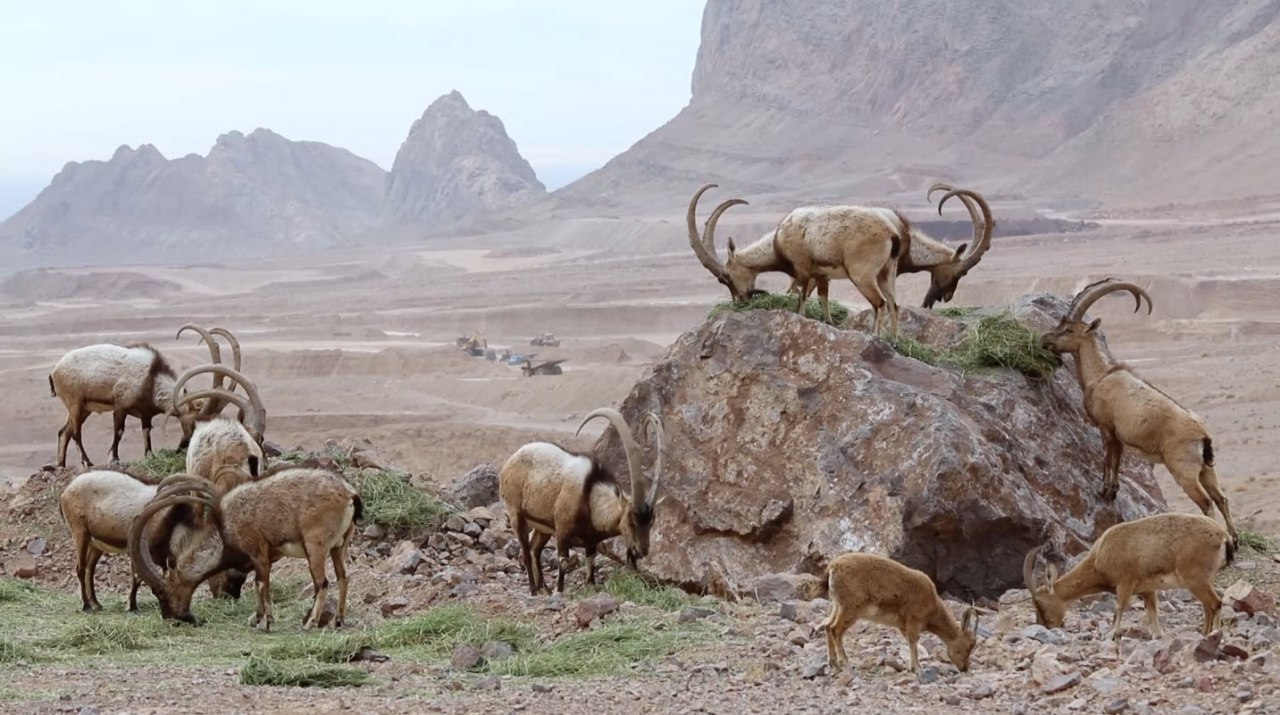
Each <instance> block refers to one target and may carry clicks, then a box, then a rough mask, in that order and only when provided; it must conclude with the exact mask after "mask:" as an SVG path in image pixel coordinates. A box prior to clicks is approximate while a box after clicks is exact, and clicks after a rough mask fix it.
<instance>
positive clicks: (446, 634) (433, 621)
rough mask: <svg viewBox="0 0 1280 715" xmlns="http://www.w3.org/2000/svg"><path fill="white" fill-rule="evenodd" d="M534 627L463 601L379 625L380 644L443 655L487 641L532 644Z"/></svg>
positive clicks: (516, 645) (519, 647) (524, 647)
mask: <svg viewBox="0 0 1280 715" xmlns="http://www.w3.org/2000/svg"><path fill="white" fill-rule="evenodd" d="M535 635H536V633H535V631H534V629H533V628H532V627H531V626H526V625H521V624H519V623H515V622H514V621H508V620H505V619H501V618H485V617H484V616H481V615H480V614H478V613H476V611H475V609H473V608H471V607H470V606H468V605H466V604H462V603H456V604H446V605H443V606H437V607H435V608H432V609H431V610H429V611H427V612H426V613H423V614H422V615H420V616H417V617H415V618H406V619H404V620H398V621H392V622H390V623H387V624H385V625H383V626H382V627H381V628H379V629H378V633H377V645H378V647H380V648H409V649H412V650H413V651H415V652H417V653H419V654H421V655H423V656H426V657H446V656H448V655H449V654H450V653H452V652H453V649H454V647H455V646H457V645H459V644H462V643H466V644H469V645H473V646H476V647H479V646H481V645H483V644H484V643H487V642H488V641H502V642H504V643H510V644H511V647H512V648H513V649H515V650H516V651H522V650H527V649H529V648H532V647H533V643H534V638H535Z"/></svg>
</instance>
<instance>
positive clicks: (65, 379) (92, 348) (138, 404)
mask: <svg viewBox="0 0 1280 715" xmlns="http://www.w3.org/2000/svg"><path fill="white" fill-rule="evenodd" d="M173 384H174V372H173V368H172V367H170V365H169V362H168V361H167V360H166V359H165V358H164V356H163V355H161V354H160V351H159V350H157V349H155V348H154V347H152V346H150V345H147V344H146V343H137V344H133V345H127V346H122V345H112V344H107V343H103V344H99V345H89V346H86V347H83V348H76V349H75V350H71V351H70V352H68V353H67V354H66V355H63V356H62V359H61V360H59V361H58V363H57V364H56V365H54V366H53V371H52V372H50V373H49V391H50V392H51V393H52V394H53V395H54V396H55V397H58V398H59V399H61V400H62V404H63V405H65V406H66V408H67V420H66V423H65V424H64V425H63V426H62V429H60V430H58V461H57V464H58V466H59V467H65V466H67V445H68V443H69V441H70V440H71V439H75V441H76V447H77V448H79V450H80V461H82V462H83V463H84V466H86V467H92V466H93V463H92V462H91V461H89V455H88V454H86V453H85V450H84V443H83V442H82V441H81V427H82V426H83V425H84V421H85V419H87V418H88V417H89V414H90V413H91V412H107V411H110V412H111V413H112V416H113V418H114V422H115V437H114V439H113V440H112V442H111V459H112V461H114V462H119V461H120V438H121V437H122V436H123V435H124V422H125V418H126V417H127V416H129V415H132V416H134V417H137V418H138V419H139V420H141V421H142V439H143V443H144V445H145V453H146V454H150V453H151V420H152V418H153V417H155V416H156V415H174V416H176V417H177V418H178V419H179V421H180V423H181V425H182V441H181V442H179V444H178V448H179V449H183V448H185V447H186V446H187V443H188V442H189V441H190V440H191V433H192V430H193V429H194V424H195V416H196V414H197V413H199V412H200V410H201V409H202V408H203V404H194V403H193V404H189V405H186V406H184V407H183V408H182V409H179V408H178V407H176V406H175V405H174V401H173V396H174V392H173Z"/></svg>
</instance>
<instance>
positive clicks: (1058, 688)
mask: <svg viewBox="0 0 1280 715" xmlns="http://www.w3.org/2000/svg"><path fill="white" fill-rule="evenodd" d="M1083 680H1084V676H1082V675H1080V671H1077V670H1073V671H1071V672H1070V673H1064V674H1062V675H1059V676H1057V677H1055V678H1051V679H1050V680H1049V682H1047V683H1045V684H1044V687H1043V688H1041V689H1040V692H1042V693H1044V694H1046V695H1053V694H1055V693H1061V692H1063V691H1064V690H1070V689H1071V688H1074V687H1076V686H1077V685H1079V684H1080V683H1081V682H1082V681H1083Z"/></svg>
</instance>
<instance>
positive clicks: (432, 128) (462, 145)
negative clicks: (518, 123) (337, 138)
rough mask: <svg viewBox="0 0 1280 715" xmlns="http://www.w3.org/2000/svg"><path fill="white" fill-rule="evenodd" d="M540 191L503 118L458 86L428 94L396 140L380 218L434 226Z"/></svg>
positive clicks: (527, 198)
mask: <svg viewBox="0 0 1280 715" xmlns="http://www.w3.org/2000/svg"><path fill="white" fill-rule="evenodd" d="M545 193H546V187H544V186H543V185H542V182H540V181H538V177H537V176H536V175H535V174H534V171H533V167H532V166H530V165H529V162H528V161H525V159H524V157H522V156H520V152H519V150H518V149H516V143H515V142H514V141H512V140H511V137H509V136H507V130H506V128H505V127H503V125H502V120H500V119H498V118H497V117H495V116H493V115H492V114H489V113H488V112H486V111H483V110H480V111H476V110H474V109H472V108H471V107H470V106H469V105H468V104H467V100H466V99H464V98H463V96H462V95H461V94H459V93H458V92H457V91H453V92H450V93H449V94H446V95H444V96H443V97H440V98H439V99H437V100H436V101H434V102H432V103H431V105H430V106H429V107H427V110H426V111H425V112H423V114H422V117H421V118H420V119H418V121H416V122H414V123H413V126H412V127H411V128H410V129H409V136H408V137H407V138H406V139H405V140H404V143H403V144H401V145H400V151H398V152H397V153H396V158H395V163H394V164H393V165H392V167H391V174H390V176H389V177H388V179H387V195H386V203H385V205H384V213H383V217H384V219H385V220H386V221H387V222H388V223H391V224H410V225H425V226H433V225H440V224H445V223H449V222H452V221H456V220H459V219H463V218H466V217H469V216H474V215H476V214H478V213H481V212H483V211H487V210H492V209H502V208H508V207H511V206H515V205H519V204H521V203H525V202H528V201H530V200H532V199H536V198H538V197H540V196H542V195H543V194H545Z"/></svg>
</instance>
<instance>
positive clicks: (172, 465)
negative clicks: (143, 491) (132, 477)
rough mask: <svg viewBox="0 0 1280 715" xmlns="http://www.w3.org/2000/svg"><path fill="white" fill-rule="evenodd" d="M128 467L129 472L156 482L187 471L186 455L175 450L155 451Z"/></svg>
mask: <svg viewBox="0 0 1280 715" xmlns="http://www.w3.org/2000/svg"><path fill="white" fill-rule="evenodd" d="M128 467H129V471H131V472H133V473H135V474H139V475H141V476H144V477H147V478H149V479H154V480H156V481H157V482H158V481H160V480H161V479H164V478H165V477H167V476H169V475H170V474H177V473H178V472H185V471H187V455H186V453H185V452H180V451H178V450H176V449H156V450H152V452H151V454H148V455H147V456H146V457H143V458H142V459H139V460H138V461H136V462H130V463H129V465H128Z"/></svg>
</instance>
